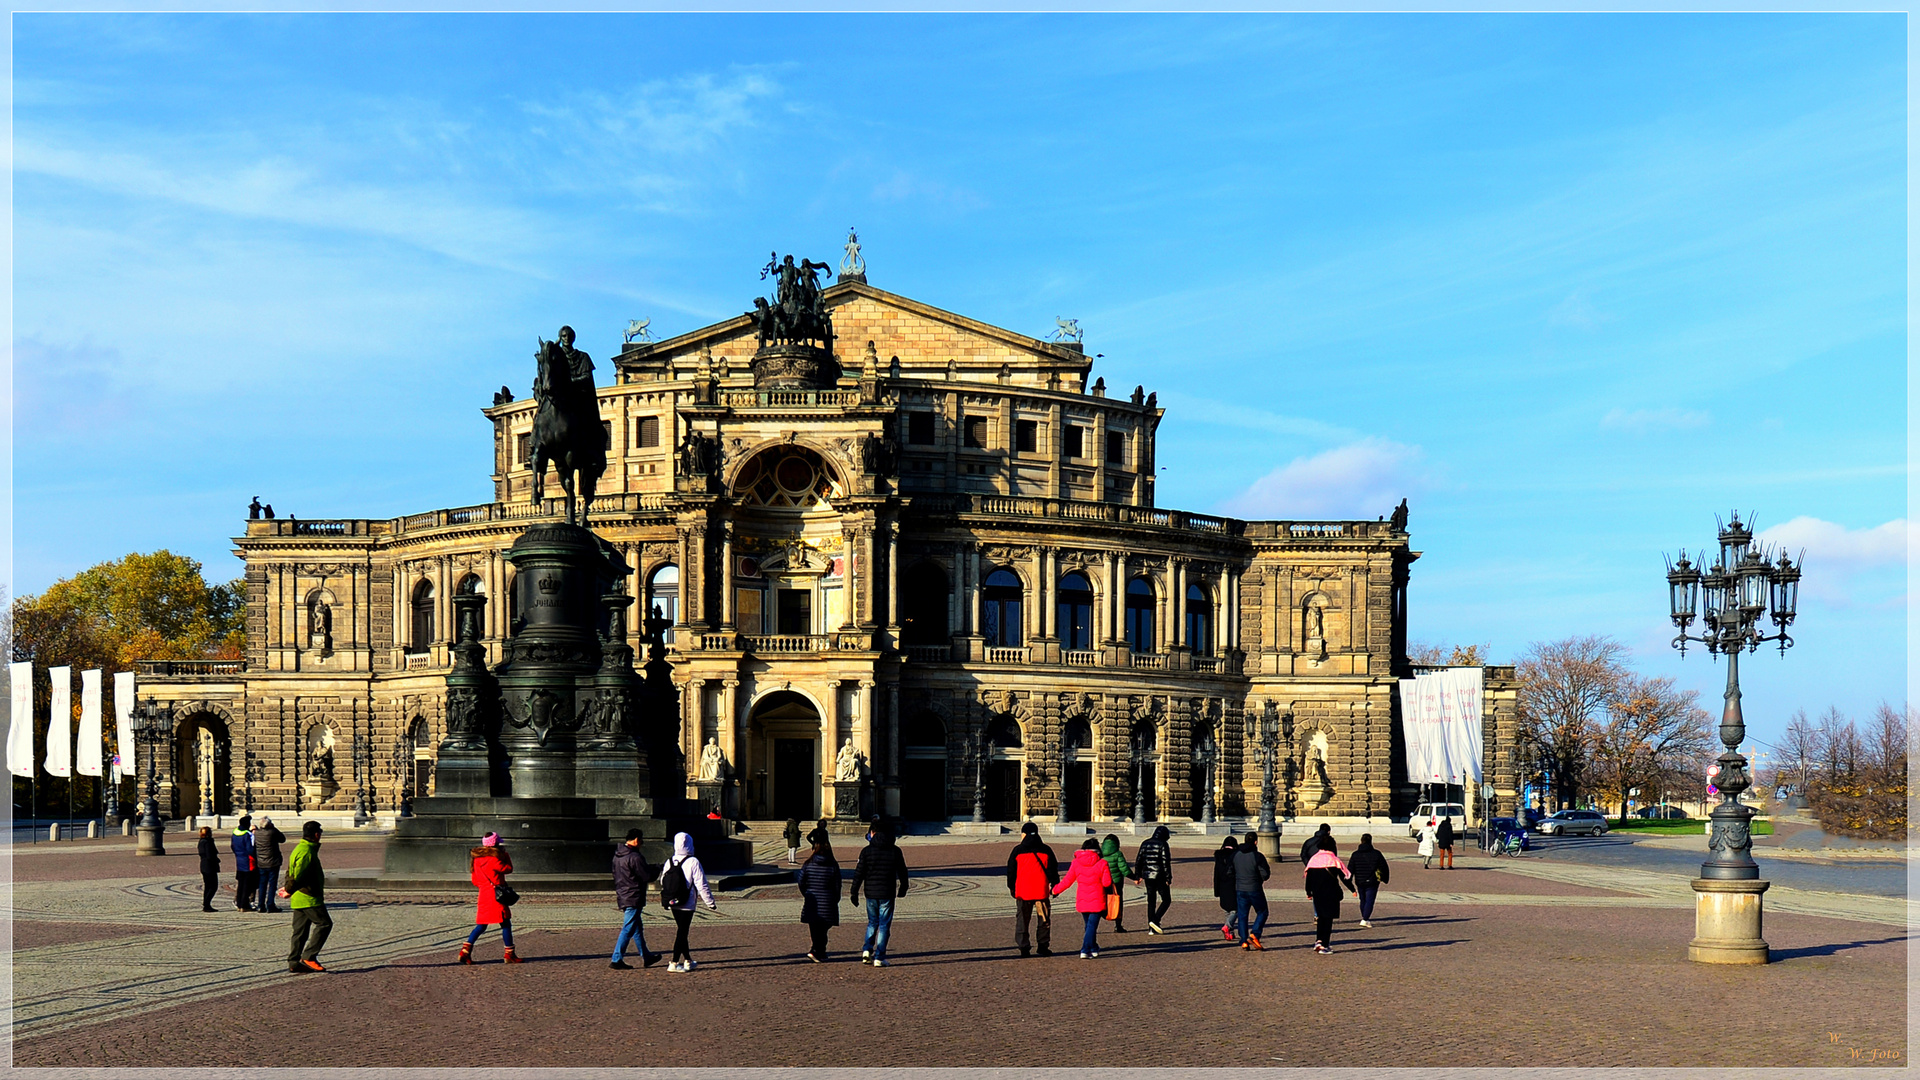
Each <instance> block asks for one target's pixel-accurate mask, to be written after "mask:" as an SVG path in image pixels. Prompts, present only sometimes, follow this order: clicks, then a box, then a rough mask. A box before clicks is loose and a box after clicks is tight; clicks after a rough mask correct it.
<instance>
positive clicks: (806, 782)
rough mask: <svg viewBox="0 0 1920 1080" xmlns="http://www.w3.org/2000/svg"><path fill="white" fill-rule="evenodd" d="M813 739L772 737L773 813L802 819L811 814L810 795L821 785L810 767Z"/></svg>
mask: <svg viewBox="0 0 1920 1080" xmlns="http://www.w3.org/2000/svg"><path fill="white" fill-rule="evenodd" d="M814 746H815V743H814V741H813V740H812V739H775V740H773V816H774V817H776V818H798V819H800V820H802V821H805V820H807V819H809V818H812V817H813V816H814V805H813V794H814V791H815V789H817V788H818V787H819V786H820V785H819V784H818V783H816V782H815V779H814V778H815V777H817V776H818V775H819V772H818V770H816V769H815V768H814V767H813V748H814Z"/></svg>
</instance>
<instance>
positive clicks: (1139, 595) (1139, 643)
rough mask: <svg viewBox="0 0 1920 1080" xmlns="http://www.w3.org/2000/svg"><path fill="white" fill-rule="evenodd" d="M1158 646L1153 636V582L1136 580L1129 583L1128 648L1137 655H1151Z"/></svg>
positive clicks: (1142, 579)
mask: <svg viewBox="0 0 1920 1080" xmlns="http://www.w3.org/2000/svg"><path fill="white" fill-rule="evenodd" d="M1157 644H1158V642H1157V640H1156V639H1155V638H1154V636H1153V582H1151V581H1148V580H1147V579H1146V578H1134V579H1133V580H1132V581H1129V582H1127V647H1128V648H1129V649H1132V650H1133V651H1134V652H1137V653H1150V652H1153V651H1154V649H1155V647H1156V646H1157Z"/></svg>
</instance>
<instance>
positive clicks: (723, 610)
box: [719, 522, 734, 630]
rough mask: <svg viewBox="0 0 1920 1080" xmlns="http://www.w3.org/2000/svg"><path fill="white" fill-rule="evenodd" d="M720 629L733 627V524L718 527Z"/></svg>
mask: <svg viewBox="0 0 1920 1080" xmlns="http://www.w3.org/2000/svg"><path fill="white" fill-rule="evenodd" d="M719 578H720V629H722V630H732V629H733V628H734V627H733V523H732V522H727V523H725V524H723V525H721V526H720V574H719Z"/></svg>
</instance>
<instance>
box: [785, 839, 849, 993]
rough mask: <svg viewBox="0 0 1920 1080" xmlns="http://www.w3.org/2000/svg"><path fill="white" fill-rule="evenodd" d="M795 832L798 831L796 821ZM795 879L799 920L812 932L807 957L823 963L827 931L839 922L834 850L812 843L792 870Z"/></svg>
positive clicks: (837, 872)
mask: <svg viewBox="0 0 1920 1080" xmlns="http://www.w3.org/2000/svg"><path fill="white" fill-rule="evenodd" d="M794 831H795V832H798V831H799V824H798V823H797V822H796V823H794ZM794 880H795V881H797V882H798V883H799V885H800V921H801V922H803V923H806V924H807V931H808V932H809V933H810V934H812V935H813V944H812V947H810V948H809V949H807V959H809V960H811V961H813V962H814V963H816V964H824V963H826V962H827V931H828V930H830V929H832V928H833V927H836V926H839V925H840V864H839V863H838V862H835V861H834V858H833V849H832V848H829V847H827V846H825V845H823V844H815V845H813V848H812V854H810V855H808V856H807V861H806V862H805V863H803V864H802V865H801V867H800V869H799V870H797V871H795V872H794Z"/></svg>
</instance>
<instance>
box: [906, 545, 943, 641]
mask: <svg viewBox="0 0 1920 1080" xmlns="http://www.w3.org/2000/svg"><path fill="white" fill-rule="evenodd" d="M900 633H901V637H902V639H903V640H904V641H905V642H906V644H908V645H945V644H946V643H947V575H946V572H945V571H943V570H941V569H940V567H938V566H936V565H934V564H933V563H930V562H923V563H920V564H919V565H917V566H915V567H914V568H913V569H911V570H908V571H907V575H906V577H905V578H904V579H903V580H902V581H901V582H900Z"/></svg>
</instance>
